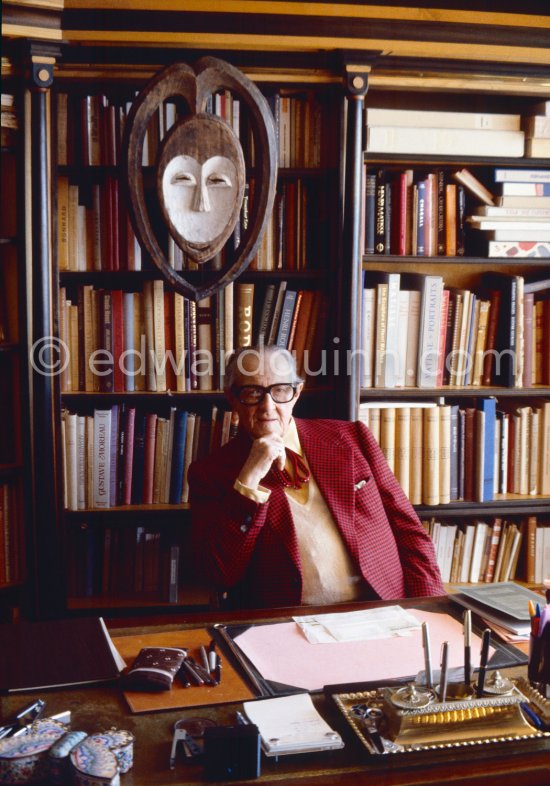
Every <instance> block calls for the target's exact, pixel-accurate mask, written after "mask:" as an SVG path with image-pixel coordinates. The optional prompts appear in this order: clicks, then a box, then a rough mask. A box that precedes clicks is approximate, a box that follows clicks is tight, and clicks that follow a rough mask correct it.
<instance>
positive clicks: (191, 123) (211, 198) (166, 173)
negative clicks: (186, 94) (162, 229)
mask: <svg viewBox="0 0 550 786" xmlns="http://www.w3.org/2000/svg"><path fill="white" fill-rule="evenodd" d="M157 190H158V195H159V201H160V205H161V209H162V211H163V214H164V216H165V219H166V221H167V224H168V228H169V230H170V233H171V234H172V236H173V237H174V239H175V240H176V242H177V243H178V245H180V247H181V248H183V250H184V251H185V252H186V253H187V254H189V256H191V257H192V258H193V259H194V260H195V261H197V262H203V261H205V260H206V259H210V258H211V257H212V256H214V254H216V253H217V252H218V251H219V250H220V249H221V247H222V246H223V245H224V244H225V242H226V241H227V239H228V238H229V236H230V235H231V233H232V231H233V229H234V228H235V224H236V222H237V220H238V218H239V211H240V207H241V203H242V198H243V191H244V161H243V157H242V151H241V148H240V145H239V143H238V140H237V138H236V137H234V135H233V132H232V130H231V129H230V128H229V126H227V125H226V124H225V123H223V121H221V120H220V119H219V118H216V117H214V116H212V115H195V116H193V117H192V118H191V119H189V120H184V121H183V122H182V123H179V124H178V125H177V126H176V127H175V128H174V129H172V131H171V132H170V134H169V136H168V138H167V140H166V142H165V143H164V145H163V149H162V151H161V156H160V159H159V167H158V172H157Z"/></svg>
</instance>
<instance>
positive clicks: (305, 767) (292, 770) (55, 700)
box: [0, 599, 550, 786]
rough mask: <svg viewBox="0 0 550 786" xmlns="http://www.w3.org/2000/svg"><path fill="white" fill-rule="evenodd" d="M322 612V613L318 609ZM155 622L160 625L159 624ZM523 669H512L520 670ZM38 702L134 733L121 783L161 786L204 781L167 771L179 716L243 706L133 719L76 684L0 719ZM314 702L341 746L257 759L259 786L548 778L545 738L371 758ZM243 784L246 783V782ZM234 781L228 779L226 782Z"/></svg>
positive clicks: (181, 767) (78, 724)
mask: <svg viewBox="0 0 550 786" xmlns="http://www.w3.org/2000/svg"><path fill="white" fill-rule="evenodd" d="M423 602H427V603H428V604H429V608H431V609H433V610H436V609H440V610H447V608H448V606H447V603H448V602H447V601H445V600H442V599H437V600H436V599H430V600H429V601H423ZM400 603H401V604H402V605H418V603H419V601H418V599H416V600H414V601H412V600H408V601H400ZM365 605H381V604H379V603H374V604H361V606H358V605H350V606H349V607H346V606H340V607H338V610H340V611H343V610H346V609H348V608H349V609H355V608H358V607H364V606H365ZM323 611H326V609H323ZM300 612H301V613H303V608H301V609H284V610H281V609H279V610H273V611H271V610H270V611H263V610H262V611H261V612H256V613H255V612H239V613H232V614H229V613H224V614H218V615H209V618H208V619H203V620H202V625H204V624H205V623H206V624H212V623H213V622H215V621H217V622H245V621H250V622H257V621H260V620H267V619H277V618H279V619H285V618H288V616H291V615H292V614H293V613H300ZM156 622H159V621H158V620H157V621H156ZM198 624H199V623H198V621H194V622H193V623H190V622H189V620H185V619H182V618H177V617H174V618H172V619H171V620H170V621H169V622H167V621H166V620H162V621H161V622H159V624H155V625H151V621H148V624H147V625H143V626H135V625H134V626H133V627H132V628H118V627H115V626H116V625H117V623H116V622H114V621H111V622H109V627H110V628H111V633H112V634H113V635H114V636H119V635H126V634H136V633H140V632H142V633H144V632H152V631H155V632H160V631H162V630H175V629H181V628H182V627H194V626H196V625H198ZM523 671H524V669H523V668H521V667H520V668H519V669H517V670H516V672H517V673H518V674H519V673H522V672H523ZM39 697H41V698H44V699H45V700H46V702H47V704H46V711H47V713H48V714H55V713H58V712H62V711H64V710H70V711H71V726H72V728H73V729H82V730H84V731H87V732H89V733H92V732H96V731H101V730H104V729H109V728H111V727H116V728H119V729H127V730H128V731H130V732H132V733H133V734H134V736H135V748H134V766H133V768H132V770H130V772H128V773H126V774H125V775H123V776H121V786H138V785H139V786H165V785H167V784H178V783H179V784H189V786H193V784H201V783H205V780H204V776H203V770H202V766H200V765H194V764H189V763H187V762H186V761H185V760H184V757H183V755H182V754H181V752H179V753H178V759H177V765H176V769H175V770H170V768H169V756H170V749H171V744H172V734H173V728H174V723H175V722H176V721H177V720H180V719H181V718H190V717H206V718H211V719H212V720H214V721H215V722H216V723H218V724H222V725H234V723H235V711H236V710H239V709H242V704H241V703H240V702H239V703H229V704H223V705H217V706H204V707H190V708H183V709H170V710H164V711H158V712H150V713H142V714H139V715H134V714H132V713H131V712H130V711H129V709H128V706H127V704H126V702H125V699H124V697H123V694H122V692H121V690H120V688H119V687H118V686H116V685H109V686H93V687H92V686H85V687H84V686H83V687H79V688H64V689H56V690H50V691H41V692H40V693H39V694H37V693H20V694H14V695H9V696H2V697H0V711H1V712H0V714H1V717H2V718H7V717H9V716H11V715H12V714H13V713H14V712H15V711H17V710H19V709H20V708H21V707H22V706H23V705H24V704H26V703H27V702H28V701H30V700H31V698H32V699H35V698H39ZM313 698H314V702H315V704H316V705H317V707H318V709H319V711H320V712H321V714H322V715H323V717H324V718H325V719H326V720H327V721H328V723H329V724H330V725H332V726H333V727H334V728H336V729H338V730H339V731H340V732H341V733H342V735H343V737H344V739H345V742H346V745H345V747H344V748H343V749H342V750H334V751H327V752H323V753H312V754H299V755H296V756H287V757H280V758H279V759H278V760H277V761H275V760H273V759H268V758H266V757H265V756H263V755H262V762H261V767H262V774H261V776H260V778H259V779H258V781H257V782H258V783H281V784H282V783H284V784H285V786H286V784H304V786H305V784H307V785H308V786H309V784H311V783H315V784H317V783H319V784H331V785H332V784H333V785H334V786H336V785H337V784H341V783H342V784H343V783H349V784H363V783H365V784H369V786H382V785H383V786H393V785H395V786H397V784H399V785H400V786H413V784H437V783H444V782H445V783H448V782H451V783H452V782H454V783H475V782H477V783H479V784H484V786H485V784H494V786H496V784H498V786H512V785H513V786H521V784H529V786H539V785H540V786H543V785H544V786H547V784H548V783H549V775H550V738H539V739H532V740H517V741H513V742H509V743H504V744H499V743H497V744H494V745H484V746H471V747H468V748H467V749H464V748H456V749H449V750H443V751H434V752H431V751H430V752H419V753H414V754H406V755H388V756H384V757H373V756H370V755H369V754H368V753H367V752H366V751H365V749H364V748H363V746H362V745H361V744H360V743H359V742H358V741H357V740H356V739H355V738H354V737H353V735H352V734H351V733H350V730H349V728H348V727H347V725H346V723H345V721H344V720H343V718H342V717H341V716H340V715H339V713H338V711H337V710H336V709H335V708H334V707H333V706H332V704H331V703H329V702H328V701H327V700H326V699H325V698H324V696H323V695H322V694H314V697H313ZM246 782H247V783H250V782H251V781H246ZM233 783H235V781H233Z"/></svg>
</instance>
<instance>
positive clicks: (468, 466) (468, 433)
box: [462, 407, 476, 500]
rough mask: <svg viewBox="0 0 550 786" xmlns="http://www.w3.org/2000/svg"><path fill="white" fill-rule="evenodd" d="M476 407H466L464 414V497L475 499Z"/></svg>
mask: <svg viewBox="0 0 550 786" xmlns="http://www.w3.org/2000/svg"><path fill="white" fill-rule="evenodd" d="M475 415H476V410H475V407H466V409H465V416H464V456H463V459H462V460H463V462H464V499H465V500H472V499H474V488H475V484H474V477H475V461H474V460H473V456H474V455H475V439H476V434H475Z"/></svg>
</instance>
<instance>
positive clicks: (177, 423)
mask: <svg viewBox="0 0 550 786" xmlns="http://www.w3.org/2000/svg"><path fill="white" fill-rule="evenodd" d="M186 432H187V412H186V411H185V410H181V409H178V410H176V415H175V419H174V441H173V443H172V464H171V466H172V469H171V472H170V499H169V501H170V505H179V503H180V502H181V493H182V489H183V466H184V461H185V435H186Z"/></svg>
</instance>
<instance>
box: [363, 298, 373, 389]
mask: <svg viewBox="0 0 550 786" xmlns="http://www.w3.org/2000/svg"><path fill="white" fill-rule="evenodd" d="M375 314H376V308H375V290H374V289H372V288H367V289H363V293H362V303H361V387H362V388H371V387H372V386H373V384H374V379H373V373H372V372H373V363H374V332H375V322H374V321H375Z"/></svg>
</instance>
